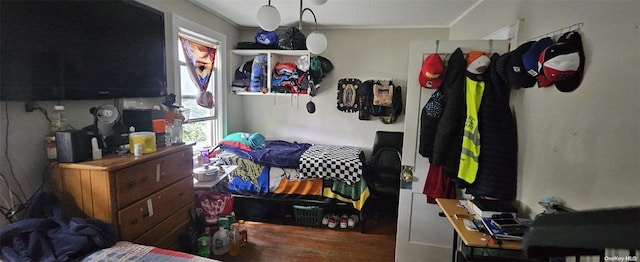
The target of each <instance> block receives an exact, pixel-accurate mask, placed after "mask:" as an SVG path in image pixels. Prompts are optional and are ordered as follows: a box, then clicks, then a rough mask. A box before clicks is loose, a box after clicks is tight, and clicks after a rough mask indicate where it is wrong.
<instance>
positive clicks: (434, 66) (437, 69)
mask: <svg viewBox="0 0 640 262" xmlns="http://www.w3.org/2000/svg"><path fill="white" fill-rule="evenodd" d="M443 73H444V62H443V61H442V58H441V57H440V55H438V54H430V55H429V56H427V58H425V59H424V61H423V62H422V70H420V74H419V75H418V82H419V83H420V85H421V86H422V87H425V88H429V89H436V88H438V87H440V85H441V84H442V74H443Z"/></svg>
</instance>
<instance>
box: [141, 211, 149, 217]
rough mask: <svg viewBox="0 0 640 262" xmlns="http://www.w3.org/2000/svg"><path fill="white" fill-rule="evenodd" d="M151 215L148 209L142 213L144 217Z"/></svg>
mask: <svg viewBox="0 0 640 262" xmlns="http://www.w3.org/2000/svg"><path fill="white" fill-rule="evenodd" d="M149 215H150V214H149V211H146V212H144V214H142V216H144V217H149Z"/></svg>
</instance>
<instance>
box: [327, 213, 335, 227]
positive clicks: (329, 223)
mask: <svg viewBox="0 0 640 262" xmlns="http://www.w3.org/2000/svg"><path fill="white" fill-rule="evenodd" d="M328 220H329V221H328V223H327V226H329V228H336V226H337V224H338V222H337V219H336V216H331V217H329V219H328Z"/></svg>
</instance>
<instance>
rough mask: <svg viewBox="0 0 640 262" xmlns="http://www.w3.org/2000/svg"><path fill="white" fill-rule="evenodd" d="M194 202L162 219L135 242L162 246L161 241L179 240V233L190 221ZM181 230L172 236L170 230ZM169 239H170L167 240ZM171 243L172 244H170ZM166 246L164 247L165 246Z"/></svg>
mask: <svg viewBox="0 0 640 262" xmlns="http://www.w3.org/2000/svg"><path fill="white" fill-rule="evenodd" d="M193 207H194V206H193V203H189V204H188V205H186V206H184V207H183V208H182V209H180V210H179V211H177V212H175V213H174V214H172V215H171V216H170V217H169V218H167V219H165V220H164V221H162V223H160V224H158V225H157V226H155V227H154V228H152V229H150V230H149V231H147V232H145V233H144V234H142V235H141V236H140V237H139V238H137V239H136V240H135V241H133V242H135V243H138V244H143V245H148V246H156V247H160V246H159V245H158V243H160V242H174V241H177V240H178V235H179V234H180V233H182V232H184V226H185V225H186V224H187V223H188V222H189V212H191V211H193ZM174 230H180V231H179V232H178V233H177V234H176V235H175V236H171V235H170V234H169V231H174ZM165 239H168V240H165ZM169 245H171V244H169ZM163 248H164V247H163Z"/></svg>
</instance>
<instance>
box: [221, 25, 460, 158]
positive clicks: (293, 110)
mask: <svg viewBox="0 0 640 262" xmlns="http://www.w3.org/2000/svg"><path fill="white" fill-rule="evenodd" d="M281 30H283V29H282V28H281ZM321 31H322V33H324V34H325V35H326V36H327V39H328V42H329V43H328V47H327V50H326V51H325V52H324V53H323V54H322V56H324V57H326V58H328V59H329V60H330V61H331V62H332V64H333V65H334V67H335V68H334V69H333V71H332V72H331V73H329V75H328V76H327V77H326V78H325V79H323V81H322V83H321V85H322V87H321V88H320V89H319V93H318V95H317V96H315V97H313V98H312V99H313V101H314V103H315V104H316V112H315V113H314V114H309V113H307V110H306V107H305V104H306V103H307V102H308V101H309V97H308V96H300V97H297V96H293V97H292V96H264V97H256V96H242V97H240V99H238V101H239V102H241V103H242V105H243V106H242V108H243V109H242V110H241V111H240V112H230V114H233V115H241V116H242V118H243V119H244V125H242V126H236V127H234V128H236V129H235V130H233V129H232V128H231V127H230V128H229V131H230V132H233V131H247V132H260V133H262V134H264V135H265V137H266V138H267V139H282V140H287V141H298V142H309V143H325V144H342V145H352V146H358V147H362V148H363V149H364V150H365V153H366V154H367V157H369V155H370V151H371V147H372V145H373V140H374V135H375V132H376V131H377V130H385V131H402V130H403V127H404V114H403V115H402V116H400V117H399V118H398V120H397V121H396V122H395V123H393V124H384V123H382V122H381V121H380V120H379V119H378V118H377V117H372V118H371V120H368V121H364V120H359V119H358V113H345V112H342V111H339V110H338V109H337V92H338V81H339V80H340V79H342V78H358V79H360V80H362V81H365V80H369V79H375V78H392V79H393V82H394V84H396V85H400V86H402V88H403V96H404V95H406V86H407V81H417V78H418V76H417V75H416V76H415V77H412V78H411V79H407V68H408V57H409V43H410V41H411V40H416V39H418V40H434V39H446V38H447V37H448V29H404V30H393V29H381V30H377V29H354V30H349V29H343V30H340V29H333V30H325V29H323V30H321ZM256 32H257V31H256V30H249V29H247V30H243V34H242V39H243V40H244V41H253V36H254V35H255V33H256ZM307 33H308V32H305V34H307ZM231 118H232V117H231Z"/></svg>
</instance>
